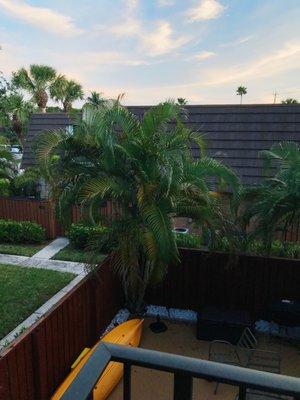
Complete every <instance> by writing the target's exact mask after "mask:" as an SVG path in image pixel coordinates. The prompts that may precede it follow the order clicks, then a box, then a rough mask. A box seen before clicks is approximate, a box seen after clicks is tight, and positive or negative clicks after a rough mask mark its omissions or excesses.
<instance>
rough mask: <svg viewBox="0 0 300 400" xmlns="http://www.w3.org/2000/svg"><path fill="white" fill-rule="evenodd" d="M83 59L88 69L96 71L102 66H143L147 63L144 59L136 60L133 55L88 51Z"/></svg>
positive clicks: (83, 55) (117, 52)
mask: <svg viewBox="0 0 300 400" xmlns="http://www.w3.org/2000/svg"><path fill="white" fill-rule="evenodd" d="M82 58H83V59H84V60H87V62H86V69H95V68H97V67H98V66H100V65H109V66H113V65H131V66H137V65H143V64H146V62H145V61H144V60H143V59H140V58H135V57H133V56H132V55H131V56H130V57H129V55H128V54H125V53H121V52H119V51H98V52H96V51H95V52H94V51H86V52H84V53H83V54H82Z"/></svg>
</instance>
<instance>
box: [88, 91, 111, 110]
mask: <svg viewBox="0 0 300 400" xmlns="http://www.w3.org/2000/svg"><path fill="white" fill-rule="evenodd" d="M105 102H106V99H105V98H104V97H103V93H99V92H95V91H94V92H91V95H90V96H88V97H87V103H88V104H91V105H92V106H95V107H101V106H103V105H104V104H105Z"/></svg>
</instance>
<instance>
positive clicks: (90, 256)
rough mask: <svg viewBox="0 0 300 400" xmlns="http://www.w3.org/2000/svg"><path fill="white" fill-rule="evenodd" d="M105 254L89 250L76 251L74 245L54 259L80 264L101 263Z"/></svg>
mask: <svg viewBox="0 0 300 400" xmlns="http://www.w3.org/2000/svg"><path fill="white" fill-rule="evenodd" d="M105 257H106V255H105V254H101V253H96V254H95V252H93V251H88V250H80V249H76V248H75V247H73V246H72V245H68V246H67V247H65V248H64V249H62V250H60V251H59V252H58V253H57V254H55V255H54V256H53V257H52V259H54V260H62V261H73V262H80V263H90V262H93V263H99V262H101V261H103V260H104V258H105Z"/></svg>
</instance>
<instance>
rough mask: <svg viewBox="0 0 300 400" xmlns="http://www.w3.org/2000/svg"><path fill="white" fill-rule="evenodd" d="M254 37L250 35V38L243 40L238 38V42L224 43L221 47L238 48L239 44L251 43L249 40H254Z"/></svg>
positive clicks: (243, 38) (246, 37)
mask: <svg viewBox="0 0 300 400" xmlns="http://www.w3.org/2000/svg"><path fill="white" fill-rule="evenodd" d="M253 37H254V35H249V36H245V37H242V38H238V39H236V40H233V41H232V42H227V43H222V44H221V45H220V47H234V46H238V45H239V44H243V43H246V42H249V40H251V39H253Z"/></svg>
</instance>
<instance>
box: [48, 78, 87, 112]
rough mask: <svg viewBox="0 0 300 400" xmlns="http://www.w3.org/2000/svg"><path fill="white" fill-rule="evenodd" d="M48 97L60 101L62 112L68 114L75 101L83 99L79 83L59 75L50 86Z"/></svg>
mask: <svg viewBox="0 0 300 400" xmlns="http://www.w3.org/2000/svg"><path fill="white" fill-rule="evenodd" d="M50 95H51V97H52V98H53V99H54V100H55V101H61V102H62V105H63V110H64V112H68V111H70V110H71V108H72V103H73V102H74V101H75V100H79V99H83V95H84V93H83V89H82V86H81V85H80V83H77V82H75V81H74V80H68V79H66V78H65V76H63V75H60V76H58V77H57V78H56V80H55V81H54V82H53V83H52V84H51V86H50Z"/></svg>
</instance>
